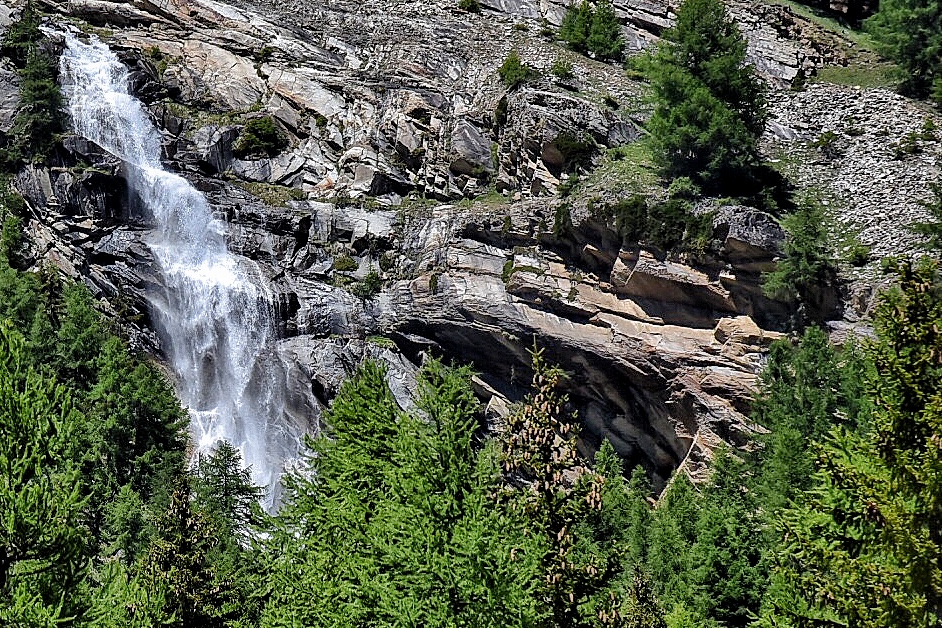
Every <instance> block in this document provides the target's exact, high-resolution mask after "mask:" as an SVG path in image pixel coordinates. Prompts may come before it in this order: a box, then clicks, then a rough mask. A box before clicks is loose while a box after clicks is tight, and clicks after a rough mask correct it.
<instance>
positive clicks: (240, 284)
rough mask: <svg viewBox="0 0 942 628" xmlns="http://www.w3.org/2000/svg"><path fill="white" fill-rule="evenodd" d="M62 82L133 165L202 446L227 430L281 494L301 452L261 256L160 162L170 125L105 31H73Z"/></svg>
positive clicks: (257, 474)
mask: <svg viewBox="0 0 942 628" xmlns="http://www.w3.org/2000/svg"><path fill="white" fill-rule="evenodd" d="M61 74H62V82H63V89H64V92H65V95H66V98H67V100H68V104H69V110H70V113H71V117H72V124H73V128H74V130H75V132H76V133H77V134H78V135H81V136H83V137H85V138H87V139H89V140H91V141H93V142H95V143H96V144H98V145H99V146H101V147H102V148H104V149H105V150H107V151H109V152H110V153H112V154H114V155H115V156H117V157H119V158H120V159H122V160H123V161H124V162H125V163H126V165H127V178H128V183H129V186H130V189H131V192H132V194H134V195H135V197H136V199H137V201H138V203H139V205H140V207H141V209H142V210H143V211H144V212H145V214H146V215H147V218H148V219H150V220H152V221H153V223H154V230H153V233H152V235H150V236H149V237H148V238H147V244H148V245H149V247H150V249H151V250H152V252H153V255H154V259H155V261H156V262H157V265H158V267H159V270H160V273H161V275H162V280H163V281H162V284H163V285H162V289H160V290H159V291H155V292H154V293H153V294H150V295H148V298H149V300H150V305H151V311H152V315H153V320H154V324H155V327H157V332H158V333H159V335H160V338H161V341H162V343H163V346H164V350H165V352H166V354H167V358H168V359H169V361H170V364H171V366H172V368H173V370H174V372H175V375H176V380H177V382H176V383H177V390H178V394H179V395H180V398H181V400H182V401H183V403H184V404H185V405H186V406H187V407H189V409H190V417H191V421H190V422H191V431H192V437H193V442H194V447H195V450H196V451H197V452H205V451H208V450H211V449H212V448H213V447H214V446H215V445H216V444H217V443H218V442H219V441H220V440H227V441H229V442H230V443H232V444H233V445H234V446H236V447H238V448H239V450H240V451H241V452H242V457H243V460H244V462H245V464H246V465H249V466H251V469H252V479H253V480H254V482H255V483H256V484H259V485H262V486H267V487H269V489H268V491H267V496H266V500H265V501H266V503H265V504H264V505H265V506H266V507H267V508H268V509H271V508H272V507H273V505H274V504H275V503H276V500H277V491H278V484H279V479H280V476H281V472H282V470H283V468H284V464H285V462H286V461H287V460H290V459H291V458H293V457H295V456H296V455H297V450H298V443H299V440H300V439H299V433H298V432H299V430H298V429H297V428H296V427H295V426H293V425H292V424H291V422H290V421H289V420H288V419H287V417H286V410H285V405H286V401H285V372H284V367H283V365H282V364H281V362H280V361H279V360H277V359H276V357H275V356H274V355H273V353H272V341H273V340H274V325H273V320H272V319H273V315H272V306H271V295H270V294H269V293H268V291H267V289H266V287H265V286H266V285H267V284H266V282H265V280H264V278H263V277H262V276H261V274H260V273H259V270H258V267H257V265H255V264H254V263H252V262H251V261H249V260H246V259H244V258H240V257H237V256H235V255H233V254H232V253H230V252H229V250H228V249H227V248H226V238H225V224H224V223H223V222H222V221H220V220H218V219H216V218H214V216H213V213H212V210H211V209H210V206H209V204H208V203H207V202H206V199H205V198H204V197H203V195H202V194H200V193H199V192H198V191H197V190H196V189H194V188H193V186H192V185H190V183H189V182H188V181H186V179H184V178H183V177H181V176H178V175H176V174H173V173H170V172H167V171H166V170H164V169H163V166H162V165H161V163H160V133H159V132H158V130H157V128H156V127H155V126H154V124H153V123H152V122H151V120H150V118H149V117H148V115H147V113H146V112H145V111H144V108H143V106H142V105H141V103H140V102H139V101H138V100H137V99H136V98H134V97H133V96H132V95H131V94H130V93H129V91H128V71H127V69H126V68H125V66H124V65H123V64H122V63H121V62H120V61H119V60H118V58H117V57H116V56H115V54H114V53H112V52H111V50H109V49H108V47H107V46H106V45H104V44H103V43H101V42H100V41H97V40H93V41H91V42H90V43H87V44H86V43H83V42H82V41H79V40H78V39H77V38H76V37H74V36H71V35H67V36H66V49H65V51H64V53H63V55H62V57H61Z"/></svg>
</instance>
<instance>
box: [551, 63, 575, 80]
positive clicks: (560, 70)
mask: <svg viewBox="0 0 942 628" xmlns="http://www.w3.org/2000/svg"><path fill="white" fill-rule="evenodd" d="M550 74H552V75H553V76H555V77H556V78H558V79H561V80H566V79H570V78H572V62H570V61H569V60H568V59H556V61H554V62H553V66H552V67H551V68H550Z"/></svg>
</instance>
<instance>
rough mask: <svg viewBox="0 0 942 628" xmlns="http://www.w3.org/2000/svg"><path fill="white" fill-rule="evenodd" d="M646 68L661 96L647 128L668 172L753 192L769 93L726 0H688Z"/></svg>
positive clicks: (722, 189) (716, 189)
mask: <svg viewBox="0 0 942 628" xmlns="http://www.w3.org/2000/svg"><path fill="white" fill-rule="evenodd" d="M645 70H646V73H647V74H648V77H649V79H650V81H651V85H652V87H653V89H654V99H655V108H654V113H653V114H652V116H651V119H650V121H649V123H648V130H649V131H650V132H651V142H652V144H653V146H654V149H655V156H656V159H657V162H658V165H659V166H660V168H661V170H662V172H663V174H664V175H665V176H666V177H668V178H672V179H673V178H677V177H689V178H690V179H692V180H693V181H694V182H695V183H696V184H697V185H698V186H700V187H701V188H702V189H703V191H704V192H708V193H726V194H731V193H737V192H741V191H752V190H749V189H748V188H749V187H750V185H752V183H754V175H755V171H756V169H757V167H758V166H759V164H760V163H761V159H760V157H759V153H758V148H757V143H758V140H759V137H760V136H761V135H762V131H763V129H764V127H765V119H766V108H765V98H764V95H763V86H762V83H761V82H760V81H759V79H758V78H757V77H756V75H755V72H754V70H753V68H752V67H751V66H748V65H746V42H745V40H744V39H743V37H742V34H741V33H740V32H739V29H738V27H737V26H736V25H735V23H734V22H733V21H732V20H731V19H730V18H729V17H728V16H727V15H726V11H725V8H724V6H723V3H722V2H721V0H685V1H684V2H683V3H682V4H681V5H680V8H679V9H678V11H677V23H676V25H675V26H674V27H673V28H672V29H669V30H668V31H666V32H665V33H664V41H663V43H662V44H661V45H660V46H659V47H658V49H657V52H656V53H655V54H654V55H653V56H652V57H650V58H649V59H648V61H647V62H646V64H645ZM750 182H752V183H750Z"/></svg>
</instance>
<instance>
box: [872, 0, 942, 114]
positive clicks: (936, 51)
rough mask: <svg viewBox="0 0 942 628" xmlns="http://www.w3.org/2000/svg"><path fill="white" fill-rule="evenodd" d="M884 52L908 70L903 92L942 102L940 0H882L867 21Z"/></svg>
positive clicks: (941, 9)
mask: <svg viewBox="0 0 942 628" xmlns="http://www.w3.org/2000/svg"><path fill="white" fill-rule="evenodd" d="M865 26H866V27H867V29H868V30H869V31H870V32H871V33H872V34H873V38H874V41H875V42H876V43H877V46H878V48H879V50H880V52H882V53H883V54H885V55H886V56H887V57H889V58H890V59H893V60H894V61H896V62H897V63H899V64H900V65H901V66H903V68H904V69H905V70H906V71H907V72H908V76H907V78H906V79H905V80H904V81H903V84H902V85H901V88H902V90H903V91H904V93H907V94H910V95H913V96H916V97H918V98H925V97H927V96H932V98H933V99H934V100H936V101H937V102H939V103H942V4H940V3H939V2H938V1H937V0H881V2H880V10H879V11H878V12H877V13H876V15H874V16H873V17H871V18H870V19H868V20H867V21H866V22H865Z"/></svg>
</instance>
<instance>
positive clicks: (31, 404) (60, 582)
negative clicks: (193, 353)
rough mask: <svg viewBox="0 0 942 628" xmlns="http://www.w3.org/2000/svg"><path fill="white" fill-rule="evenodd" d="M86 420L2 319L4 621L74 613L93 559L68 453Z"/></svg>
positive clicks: (0, 586) (41, 621) (39, 620)
mask: <svg viewBox="0 0 942 628" xmlns="http://www.w3.org/2000/svg"><path fill="white" fill-rule="evenodd" d="M79 421H80V417H79V415H78V412H77V411H76V410H74V409H73V407H72V403H71V399H70V398H69V395H68V393H67V391H66V389H65V388H64V387H63V386H61V385H59V384H57V383H56V382H55V381H54V380H52V379H50V378H47V377H45V376H43V375H40V374H38V373H37V372H36V371H35V370H34V369H33V368H32V367H31V366H30V364H29V359H28V356H27V354H26V348H25V340H24V339H23V337H22V335H20V334H19V333H18V332H16V331H15V330H14V329H12V327H11V326H10V324H9V323H8V322H0V624H2V625H4V626H16V627H19V626H23V627H25V626H31V625H51V624H54V623H58V622H60V621H63V620H64V619H65V618H67V617H69V616H70V615H71V614H72V613H74V612H75V611H76V610H78V609H77V608H76V606H75V605H76V604H79V603H80V602H79V600H78V599H76V598H75V596H76V593H77V591H78V587H79V584H80V582H81V578H82V577H83V576H84V570H85V568H86V563H87V556H86V555H85V551H84V550H85V544H84V540H83V537H82V531H81V529H80V527H79V513H80V512H81V509H82V507H83V505H84V500H83V497H82V491H81V485H80V477H79V474H78V469H77V468H76V466H75V465H73V464H72V463H71V461H70V460H69V458H68V456H67V452H68V450H69V446H70V441H71V439H72V436H73V434H74V426H75V425H76V423H77V422H79Z"/></svg>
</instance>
